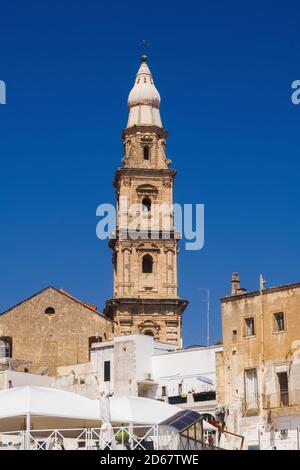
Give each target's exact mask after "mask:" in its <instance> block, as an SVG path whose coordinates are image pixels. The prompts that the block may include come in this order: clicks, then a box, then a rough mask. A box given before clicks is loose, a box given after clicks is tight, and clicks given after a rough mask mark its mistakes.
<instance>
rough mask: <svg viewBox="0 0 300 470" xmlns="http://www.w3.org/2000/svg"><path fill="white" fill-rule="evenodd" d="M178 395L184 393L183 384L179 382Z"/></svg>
mask: <svg viewBox="0 0 300 470" xmlns="http://www.w3.org/2000/svg"><path fill="white" fill-rule="evenodd" d="M178 395H179V396H181V395H182V384H178Z"/></svg>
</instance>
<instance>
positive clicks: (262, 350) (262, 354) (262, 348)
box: [259, 274, 265, 413]
mask: <svg viewBox="0 0 300 470" xmlns="http://www.w3.org/2000/svg"><path fill="white" fill-rule="evenodd" d="M264 285H265V280H264V278H263V275H262V274H261V275H260V277H259V293H260V357H261V363H262V368H263V367H264V365H265V344H264V340H265V339H264V301H263V290H264ZM261 385H263V380H262V376H261ZM262 411H263V387H262V389H261V400H260V412H261V413H262Z"/></svg>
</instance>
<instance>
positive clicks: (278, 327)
mask: <svg viewBox="0 0 300 470" xmlns="http://www.w3.org/2000/svg"><path fill="white" fill-rule="evenodd" d="M274 321H275V331H276V333H279V332H280V331H284V314H283V312H279V313H275V314H274Z"/></svg>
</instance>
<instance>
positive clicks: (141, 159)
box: [105, 55, 187, 346]
mask: <svg viewBox="0 0 300 470" xmlns="http://www.w3.org/2000/svg"><path fill="white" fill-rule="evenodd" d="M128 111H129V116H128V122H127V126H126V128H125V129H124V130H123V133H122V139H123V143H124V156H123V159H122V164H123V166H122V167H121V168H118V169H117V171H116V174H115V180H114V187H115V188H116V198H117V208H118V215H117V226H116V238H115V239H114V240H111V241H110V247H111V249H112V251H113V265H114V296H113V298H112V299H110V300H108V301H107V302H106V308H105V313H106V315H107V316H108V317H110V318H111V319H113V320H114V322H115V334H116V335H122V334H133V333H140V334H147V335H151V336H153V337H154V338H155V339H157V340H159V341H163V342H168V343H171V344H176V345H178V346H181V344H182V338H181V326H182V313H183V311H184V309H185V307H186V305H187V301H186V300H183V299H180V298H179V297H178V281H177V253H178V247H177V245H178V239H177V238H176V233H175V230H174V220H173V208H172V207H173V206H172V205H173V184H174V178H175V175H176V171H175V170H174V169H171V168H170V165H171V161H170V160H169V159H168V158H167V157H166V138H167V131H166V130H165V129H164V128H163V125H162V121H161V117H160V95H159V93H158V91H157V89H156V88H155V85H154V82H153V77H152V74H151V72H150V70H149V67H148V64H147V56H146V55H142V58H141V65H140V68H139V70H138V73H137V75H136V79H135V83H134V86H133V88H132V90H131V92H130V94H129V97H128ZM132 208H134V209H135V211H132ZM137 215H138V217H137ZM136 219H138V222H136ZM133 223H135V227H137V228H138V230H136V231H135V234H134V235H133V234H132V233H131V232H130V227H131V226H132V224H133Z"/></svg>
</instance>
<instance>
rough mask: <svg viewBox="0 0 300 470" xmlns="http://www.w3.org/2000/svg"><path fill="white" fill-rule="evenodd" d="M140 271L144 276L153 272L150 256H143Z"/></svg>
mask: <svg viewBox="0 0 300 470" xmlns="http://www.w3.org/2000/svg"><path fill="white" fill-rule="evenodd" d="M142 271H143V273H146V274H149V273H152V272H153V258H152V256H151V255H145V256H143V261H142Z"/></svg>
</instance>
